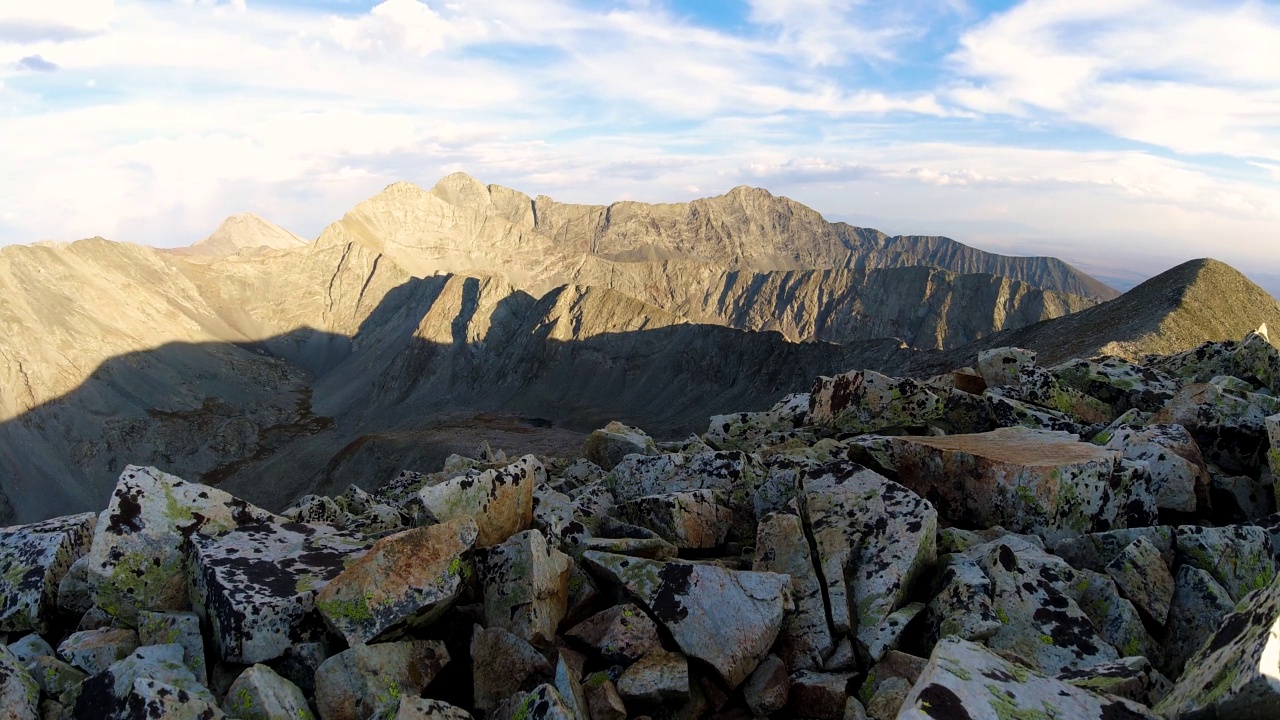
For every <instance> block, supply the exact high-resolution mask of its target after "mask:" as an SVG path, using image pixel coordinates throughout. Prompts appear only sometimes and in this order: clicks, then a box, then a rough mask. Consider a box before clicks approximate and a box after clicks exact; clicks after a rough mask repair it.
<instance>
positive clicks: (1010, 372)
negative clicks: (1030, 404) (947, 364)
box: [977, 347, 1036, 388]
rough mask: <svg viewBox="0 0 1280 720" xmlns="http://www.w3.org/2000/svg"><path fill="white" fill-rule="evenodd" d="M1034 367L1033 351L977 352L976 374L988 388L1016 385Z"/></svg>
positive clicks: (1002, 349)
mask: <svg viewBox="0 0 1280 720" xmlns="http://www.w3.org/2000/svg"><path fill="white" fill-rule="evenodd" d="M1035 367H1036V351H1035V350H1027V349H1024V348H1016V347H1003V348H991V349H989V350H981V351H979V352H978V368H977V370H978V374H979V375H981V376H982V379H983V380H984V381H986V384H987V387H989V388H998V387H1004V386H1006V385H1018V384H1020V383H1021V382H1022V380H1023V378H1024V377H1026V376H1027V375H1029V374H1030V373H1031V372H1032V371H1033V370H1034V369H1035Z"/></svg>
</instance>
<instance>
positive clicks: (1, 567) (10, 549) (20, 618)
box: [0, 513, 97, 632]
mask: <svg viewBox="0 0 1280 720" xmlns="http://www.w3.org/2000/svg"><path fill="white" fill-rule="evenodd" d="M96 522H97V518H96V516H95V515H94V514H93V513H83V514H80V515H72V516H69V517H59V518H53V519H52V520H45V521H43V522H38V523H31V524H29V525H16V526H13V527H6V528H0V632H26V631H31V630H34V631H35V632H48V631H49V628H50V623H51V621H52V619H53V616H54V614H55V612H56V610H57V608H58V586H59V585H60V584H61V583H62V579H63V577H65V576H66V574H67V571H68V570H70V569H71V566H72V564H74V563H75V562H76V561H78V560H79V559H80V558H81V557H83V556H84V554H85V553H86V552H88V550H89V543H90V542H91V541H92V539H93V528H94V525H95V523H96Z"/></svg>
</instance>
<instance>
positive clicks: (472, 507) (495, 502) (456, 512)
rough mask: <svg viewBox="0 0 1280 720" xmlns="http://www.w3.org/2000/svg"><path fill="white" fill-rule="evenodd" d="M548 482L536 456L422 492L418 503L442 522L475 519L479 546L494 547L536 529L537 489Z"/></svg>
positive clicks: (433, 517)
mask: <svg viewBox="0 0 1280 720" xmlns="http://www.w3.org/2000/svg"><path fill="white" fill-rule="evenodd" d="M546 481H547V473H546V470H544V469H543V467H542V463H540V462H538V459H537V458H535V457H534V456H533V455H525V456H524V457H522V458H520V459H519V460H517V461H516V462H514V463H512V464H510V465H508V466H506V467H504V468H502V469H490V470H486V471H484V472H482V473H480V474H479V475H476V476H475V477H455V478H453V479H451V480H446V481H444V482H442V483H439V484H437V485H428V486H426V487H424V488H422V489H421V490H419V491H418V501H419V502H420V503H421V504H422V506H423V508H424V509H425V511H426V512H427V513H428V514H429V515H430V517H431V518H432V519H433V520H435V521H436V522H439V523H444V522H449V521H450V520H460V519H464V518H473V519H474V520H475V522H476V527H477V529H478V535H477V537H476V546H477V547H490V546H492V545H497V544H498V543H500V542H503V541H504V540H506V539H507V538H509V537H511V536H512V535H515V534H516V533H518V532H522V531H524V530H528V529H529V528H530V527H532V526H533V488H534V486H535V485H540V484H542V483H545V482H546Z"/></svg>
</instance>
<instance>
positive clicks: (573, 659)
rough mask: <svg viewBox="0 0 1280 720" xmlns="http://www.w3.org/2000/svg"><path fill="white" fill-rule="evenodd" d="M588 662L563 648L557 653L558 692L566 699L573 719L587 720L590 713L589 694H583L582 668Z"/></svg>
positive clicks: (556, 680)
mask: <svg viewBox="0 0 1280 720" xmlns="http://www.w3.org/2000/svg"><path fill="white" fill-rule="evenodd" d="M586 661H587V659H586V658H585V657H583V656H582V655H580V654H578V653H576V652H574V651H572V650H565V649H563V648H562V649H561V650H560V652H558V653H556V671H555V687H556V692H558V693H560V697H562V698H564V700H565V703H566V704H567V705H568V706H569V710H570V713H571V714H572V715H573V717H575V718H579V719H580V720H587V718H588V717H589V715H588V713H589V712H590V709H589V708H590V706H589V705H588V704H587V694H586V693H585V692H583V690H582V682H581V678H582V668H583V666H584V665H585V664H586Z"/></svg>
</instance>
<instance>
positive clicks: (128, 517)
mask: <svg viewBox="0 0 1280 720" xmlns="http://www.w3.org/2000/svg"><path fill="white" fill-rule="evenodd" d="M133 490H134V492H133V493H132V494H130V493H129V492H128V491H127V490H125V491H123V492H120V493H119V494H118V496H117V500H116V507H117V508H119V509H118V510H117V511H116V512H114V513H111V515H110V516H109V517H108V519H107V532H109V533H111V534H113V535H124V534H125V533H136V532H140V531H141V530H142V528H143V527H145V525H144V524H143V522H142V503H140V502H138V498H139V496H141V495H142V490H141V489H140V488H134V489H133Z"/></svg>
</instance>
